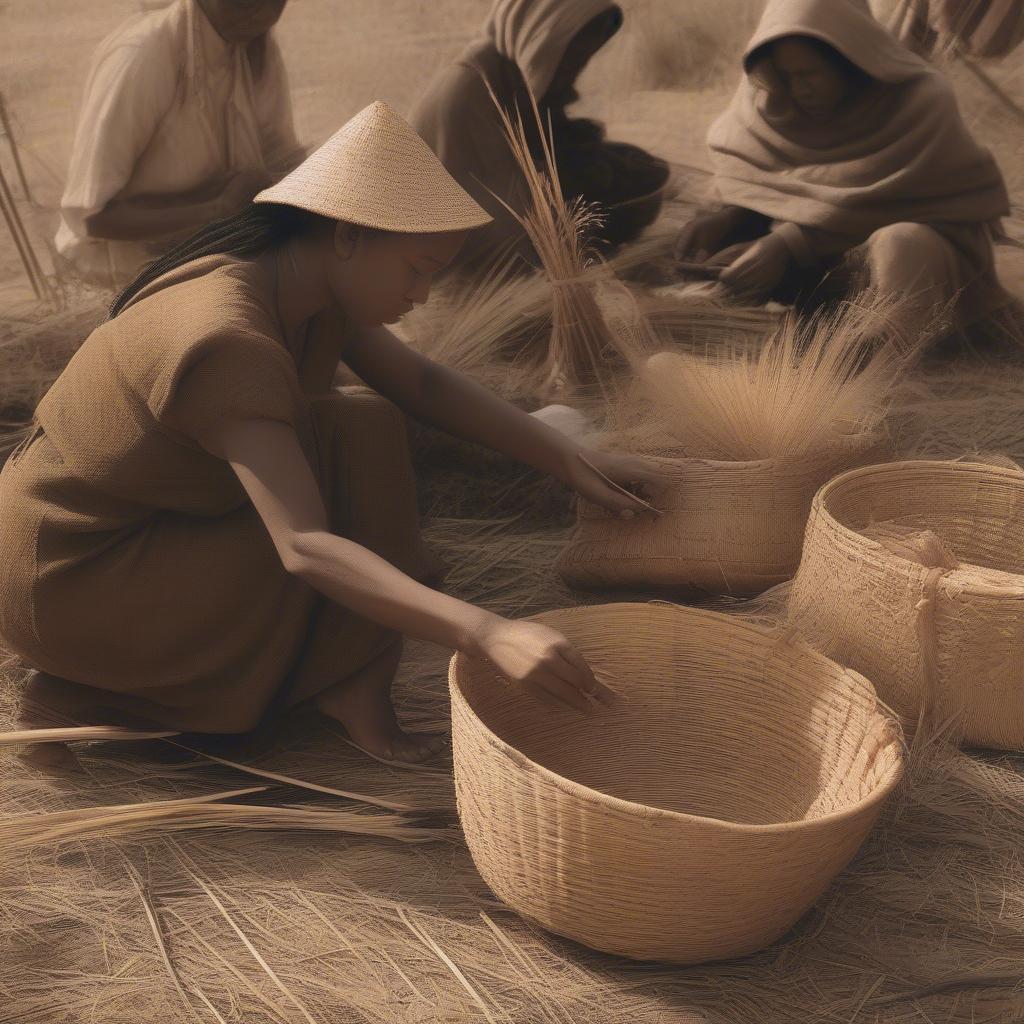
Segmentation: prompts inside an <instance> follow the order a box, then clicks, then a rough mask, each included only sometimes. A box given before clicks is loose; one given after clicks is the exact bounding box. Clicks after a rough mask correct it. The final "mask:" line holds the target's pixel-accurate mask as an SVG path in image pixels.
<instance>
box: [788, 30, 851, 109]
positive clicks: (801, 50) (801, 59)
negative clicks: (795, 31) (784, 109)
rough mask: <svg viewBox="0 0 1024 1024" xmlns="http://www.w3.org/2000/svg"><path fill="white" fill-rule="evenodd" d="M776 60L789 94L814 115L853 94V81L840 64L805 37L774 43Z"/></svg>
mask: <svg viewBox="0 0 1024 1024" xmlns="http://www.w3.org/2000/svg"><path fill="white" fill-rule="evenodd" d="M772 63H773V64H774V65H775V71H776V73H777V74H778V76H779V78H780V79H781V80H782V85H783V87H784V88H785V90H786V93H787V95H788V96H789V98H790V99H791V100H792V101H793V103H795V104H796V106H797V107H799V108H800V110H802V111H803V112H804V113H805V114H808V115H810V116H811V117H827V116H828V115H829V114H831V113H833V112H834V111H835V110H836V109H837V108H838V107H839V105H840V104H841V103H842V102H843V100H845V99H846V98H847V96H848V95H849V94H850V83H849V81H848V80H847V78H846V75H845V74H844V73H843V69H842V68H841V67H840V66H839V64H838V63H835V62H833V61H830V60H829V59H828V56H827V55H826V54H825V53H823V52H822V51H821V50H820V49H819V48H818V47H816V46H814V45H813V44H812V43H807V42H805V41H803V40H802V39H780V40H778V42H775V43H773V44H772Z"/></svg>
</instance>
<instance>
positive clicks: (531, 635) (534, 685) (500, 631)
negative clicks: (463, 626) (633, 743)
mask: <svg viewBox="0 0 1024 1024" xmlns="http://www.w3.org/2000/svg"><path fill="white" fill-rule="evenodd" d="M475 639H476V646H477V648H478V649H479V651H480V653H481V654H482V655H483V657H485V658H486V659H487V660H488V661H490V662H491V664H492V665H494V667H495V668H496V669H497V670H498V671H499V672H500V673H501V674H502V675H503V676H505V677H506V678H507V679H509V680H511V681H512V682H513V683H516V684H517V685H519V686H521V687H522V688H523V689H524V690H527V691H528V692H529V693H531V694H533V696H535V697H536V698H537V699H538V700H540V701H543V702H544V703H545V704H549V705H552V706H554V707H561V708H569V709H572V710H576V711H582V712H584V713H590V712H592V711H593V710H594V701H598V702H600V703H601V704H605V705H608V704H611V703H613V702H614V699H615V694H614V692H613V691H612V690H610V689H609V688H608V687H607V686H605V685H604V684H602V683H600V682H598V681H597V678H596V677H595V676H594V673H593V671H592V669H591V668H590V666H589V665H588V664H587V662H586V661H585V659H584V658H583V656H582V655H581V654H579V652H578V651H577V650H576V649H575V648H574V647H573V646H572V644H570V643H569V641H568V640H566V638H565V637H564V636H562V634H561V633H559V632H557V630H554V629H551V628H550V627H548V626H545V625H543V624H541V623H539V622H526V621H522V620H513V619H503V618H500V617H498V616H493V617H491V618H489V619H488V621H487V623H486V625H485V626H484V627H483V628H482V630H481V632H480V634H479V635H478V636H477V637H476V638H475Z"/></svg>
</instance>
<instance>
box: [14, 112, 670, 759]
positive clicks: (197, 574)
mask: <svg viewBox="0 0 1024 1024" xmlns="http://www.w3.org/2000/svg"><path fill="white" fill-rule="evenodd" d="M487 220H488V218H487V215H486V214H485V213H484V212H483V211H482V210H481V209H480V208H479V207H478V206H477V204H476V203H475V202H474V201H473V200H472V199H471V198H470V197H469V196H468V195H467V194H466V193H465V192H463V191H462V189H461V188H459V186H458V185H457V184H456V183H455V182H454V181H453V180H452V179H451V178H450V177H449V175H448V173H447V172H446V171H445V170H444V168H443V167H442V165H441V164H440V163H439V162H438V160H437V158H436V157H435V156H434V155H433V153H431V151H430V149H429V148H428V147H427V146H426V144H425V143H424V142H423V141H422V140H421V139H420V138H418V137H417V136H416V135H415V133H413V132H412V130H411V129H410V128H409V127H408V126H407V125H406V124H405V123H404V122H403V121H402V120H401V119H400V118H399V117H398V116H397V115H396V114H394V113H393V112H392V111H391V110H390V109H389V108H388V107H386V106H385V105H384V104H380V103H378V104H374V105H372V106H371V107H368V108H367V109H366V110H365V111H363V112H362V113H361V114H360V115H358V116H357V117H356V118H354V119H353V120H352V121H351V122H349V123H348V124H347V125H346V126H345V127H344V128H342V129H341V131H340V132H338V133H337V134H336V135H335V136H334V137H333V138H332V139H330V140H329V141H328V142H327V143H326V144H325V145H324V146H323V147H322V148H321V149H320V150H318V151H317V152H316V153H314V154H313V155H312V156H311V157H309V158H308V159H307V160H306V161H305V162H304V163H303V164H302V165H300V166H299V168H297V169H296V170H295V171H293V172H292V174H290V175H289V176H288V177H287V178H285V179H284V180H283V181H282V182H280V183H279V184H278V185H276V186H274V187H273V188H271V189H269V190H267V191H266V192H263V193H261V194H260V195H259V196H257V197H256V201H255V202H254V203H253V204H252V205H251V207H250V208H249V209H248V210H247V211H245V212H244V213H243V214H241V215H239V216H238V217H236V218H234V219H231V220H228V221H222V222H219V223H216V224H213V225H211V226H210V227H209V228H207V229H205V230H203V231H202V232H200V233H199V234H198V235H196V236H195V237H194V238H193V239H192V240H191V241H189V242H187V243H186V244H184V245H183V246H181V247H179V248H178V249H176V250H174V251H173V252H171V253H170V254H168V256H166V257H165V258H164V259H162V260H161V261H159V262H158V263H157V264H155V265H154V266H153V267H151V268H150V269H149V270H148V271H147V272H145V273H143V274H142V275H141V276H140V277H139V278H137V279H136V281H135V282H133V283H132V285H130V286H129V287H128V289H127V290H126V291H125V292H124V293H122V295H121V296H120V297H119V298H118V299H117V301H116V302H115V303H114V305H113V307H112V310H111V317H110V319H109V320H108V321H107V322H106V323H104V324H103V325H101V326H100V327H99V328H97V329H96V330H95V331H94V332H93V334H92V335H91V336H90V337H89V338H88V339H87V340H86V342H85V343H84V344H83V346H82V348H81V349H80V350H79V352H78V353H76V355H75V356H74V358H73V359H72V360H71V362H70V364H69V365H68V367H67V368H66V370H65V371H64V373H63V374H62V375H61V377H60V378H59V379H58V380H57V382H56V383H55V384H54V386H53V387H52V388H51V390H50V391H49V392H48V394H47V395H46V396H45V397H44V399H43V400H42V402H41V403H40V405H39V408H38V411H37V414H36V424H35V429H34V433H33V434H32V435H31V437H30V438H29V439H28V440H27V441H26V442H25V443H24V444H23V445H22V446H21V447H20V448H19V449H18V450H17V451H16V452H15V453H14V454H13V455H12V457H11V458H10V460H9V461H8V463H7V464H6V466H5V467H4V469H3V472H2V474H0V547H2V550H3V551H4V559H3V560H2V563H0V637H2V638H3V640H4V642H5V643H6V645H7V646H8V648H9V649H10V650H12V651H13V652H15V653H16V654H18V655H20V656H21V657H22V658H23V659H24V660H25V661H26V662H27V663H29V664H30V665H31V666H32V667H33V668H35V669H36V670H38V671H39V673H40V674H39V675H38V676H37V677H36V686H37V687H40V688H41V689H42V691H44V692H45V691H46V690H47V688H49V689H50V690H58V691H62V692H64V691H69V692H72V693H74V694H77V696H78V697H79V698H81V699H84V700H86V701H92V702H93V703H94V704H96V705H101V706H103V707H105V708H112V709H115V710H116V711H118V712H121V713H127V714H129V715H130V716H131V717H132V718H133V719H136V720H137V719H142V720H145V721H146V722H147V723H153V724H159V725H160V726H163V727H168V728H171V729H176V730H183V731H189V732H216V733H235V732H244V731H248V730H251V729H253V728H254V727H255V726H256V725H257V724H259V723H260V722H261V721H264V720H266V719H267V717H268V715H273V714H274V713H275V712H276V711H277V710H279V709H281V708H285V707H290V706H294V705H296V704H299V703H300V702H305V701H312V702H314V703H315V705H316V707H318V708H319V709H320V710H321V711H322V712H324V713H326V714H327V715H330V716H332V717H334V718H335V719H337V720H339V721H340V722H341V723H342V724H343V725H344V726H345V728H346V729H347V731H348V733H349V736H350V737H351V739H352V741H353V743H355V744H356V745H357V746H360V747H362V748H364V749H365V750H367V751H369V752H371V753H373V754H375V755H378V756H382V757H389V758H395V759H399V760H417V759H421V758H424V757H427V756H429V755H430V754H431V753H432V752H434V751H436V750H437V749H438V746H439V742H440V741H439V739H438V738H437V737H426V736H421V737H418V738H417V737H414V736H411V735H409V734H406V733H404V732H403V731H402V730H401V729H400V728H399V726H398V724H397V721H396V718H395V715H394V711H393V709H392V706H391V701H390V686H391V681H392V678H393V676H394V673H395V669H396V667H397V664H398V660H399V653H400V635H401V634H408V635H410V636H413V637H418V638H421V639H425V640H428V641H433V642H436V643H438V644H441V645H444V646H446V647H449V648H454V649H458V650H461V651H466V652H471V653H472V654H474V655H477V656H481V657H485V658H488V659H490V661H491V662H493V664H494V665H495V666H496V667H497V668H498V670H499V671H500V672H502V673H503V674H504V675H505V676H506V677H508V678H509V679H511V680H513V681H515V682H517V683H519V684H521V685H523V686H524V687H525V688H526V689H527V690H530V691H533V692H534V693H535V694H537V695H538V696H540V697H544V698H550V699H554V700H555V701H557V702H561V703H562V704H565V705H570V706H573V707H576V708H579V709H586V708H588V707H590V706H591V705H590V703H589V702H588V700H587V696H588V695H589V696H597V697H599V698H601V699H608V691H607V690H606V689H605V688H604V687H602V686H601V685H600V684H598V682H597V681H596V679H595V678H594V676H593V674H592V673H591V671H590V669H589V668H588V666H587V664H586V663H585V661H583V659H582V658H581V657H580V656H579V655H578V654H577V653H576V652H575V651H574V649H573V648H572V647H571V646H570V645H569V644H568V643H567V641H566V640H565V639H564V638H563V637H562V636H560V635H559V634H557V633H555V632H553V631H552V630H550V629H548V628H546V627H544V626H541V625H538V624H532V623H526V622H513V621H509V620H505V619H503V618H500V617H499V616H497V615H494V614H491V613H488V612H486V611H483V610H481V609H478V608H475V607H472V606H470V605H467V604H464V603H462V602H460V601H457V600H455V599H453V598H450V597H446V596H443V595H441V594H439V593H438V592H436V591H434V590H432V589H429V588H428V587H427V586H424V585H422V584H421V583H420V582H417V581H418V580H423V579H427V578H429V573H430V563H429V559H428V558H427V556H426V554H425V551H424V548H423V546H422V544H421V540H420V536H419V531H418V523H417V518H416V504H415V494H414V482H413V477H412V471H411V467H410V464H409V460H408V451H407V447H406V440H405V421H404V418H403V416H402V414H401V412H400V411H399V410H403V411H404V412H407V413H409V414H411V415H412V416H415V417H417V418H419V419H421V420H423V421H425V422H427V423H431V424H434V425H436V426H438V427H440V428H442V429H445V430H447V431H449V432H451V433H453V434H456V435H458V436H460V437H463V438H467V439H470V440H473V441H478V442H480V443H481V444H484V445H488V446H490V447H492V448H494V449H496V450H498V451H501V452H504V453H506V454H508V455H510V456H512V457H514V458H517V459H520V460H522V461H523V462H525V463H528V464H530V465H532V466H534V467H536V468H538V469H540V470H544V471H547V472H549V473H552V474H555V475H556V476H558V477H560V478H561V479H562V480H564V481H566V482H567V483H568V484H569V485H570V486H573V487H575V488H576V489H577V490H579V491H580V492H581V493H583V494H585V495H587V496H588V497H589V498H591V499H592V500H595V501H597V502H599V503H602V504H603V505H605V506H606V507H608V508H612V509H617V510H625V509H626V508H627V506H629V505H630V504H631V503H630V502H629V500H628V498H624V497H623V496H622V495H620V494H619V493H617V492H616V491H615V490H614V489H613V488H612V487H610V486H609V485H607V484H606V483H605V482H604V481H603V480H602V479H601V478H600V476H599V475H598V474H595V473H591V472H590V471H589V470H588V469H587V467H586V465H585V464H584V462H583V460H582V459H580V458H579V454H580V449H579V447H578V446H577V445H575V444H574V443H573V442H570V441H569V440H568V439H567V438H565V437H564V436H563V435H561V434H559V433H557V432H555V431H553V430H552V429H550V428H548V427H546V426H545V425H543V424H541V423H539V422H538V421H537V420H535V419H533V418H532V417H530V416H528V415H526V414H525V413H522V412H520V411H519V410H517V409H515V408H514V407H512V406H510V405H508V404H506V403H504V402H502V401H500V400H498V399H497V398H495V397H494V396H492V395H491V394H490V393H488V392H486V391H484V390H483V389H481V388H479V387H477V386H475V385H474V384H472V383H471V382H469V381H468V380H466V379H465V378H463V377H461V376H459V375H457V374H455V373H453V372H451V371H449V370H447V369H445V368H443V367H441V366H438V365H435V364H433V363H431V362H429V361H428V360H426V359H424V358H423V357H421V356H419V355H417V354H416V353H415V352H414V351H412V350H411V349H409V348H408V347H407V346H405V345H404V344H402V343H401V342H400V341H398V340H397V339H396V338H395V337H394V335H392V334H391V333H390V332H389V331H388V330H386V329H385V328H384V327H383V326H381V325H382V324H385V323H392V322H394V321H396V320H397V319H399V317H401V316H402V315H403V314H404V313H406V312H407V311H408V310H409V309H411V308H412V306H413V304H414V303H418V302H423V301H424V300H425V299H426V297H427V294H428V292H429V289H430V284H431V278H432V276H433V275H434V274H435V273H436V272H437V271H439V270H440V269H442V268H443V267H444V266H445V265H446V264H447V263H448V262H449V261H450V260H451V259H452V258H453V257H454V256H455V254H456V253H457V251H458V249H459V246H460V245H461V243H462V241H463V239H464V237H465V234H466V231H467V230H468V229H470V228H472V227H475V226H477V225H480V224H483V223H485V222H486V221H487ZM339 360H344V361H345V362H346V363H347V364H348V366H350V367H351V369H352V370H353V371H354V372H355V373H356V374H357V375H358V376H359V377H360V378H361V379H362V380H363V381H365V382H366V383H367V384H368V385H369V386H370V388H372V389H374V390H375V391H376V392H379V395H375V394H373V393H372V392H358V393H338V392H335V391H332V390H331V383H332V380H333V377H334V373H335V371H336V369H337V365H338V362H339ZM380 396H383V397H380ZM385 399H389V400H390V401H391V402H393V403H394V404H393V405H392V404H390V403H389V402H387V401H385ZM587 457H588V459H589V461H591V462H593V463H594V464H595V465H596V466H598V467H599V468H600V469H601V470H602V471H603V472H604V473H605V474H607V476H608V477H609V478H611V479H612V480H614V481H616V482H618V483H620V484H628V483H630V482H640V481H642V480H643V479H644V478H650V473H649V469H648V466H647V464H646V463H644V462H642V461H641V460H636V459H630V458H626V457H621V456H613V455H609V454H603V453H597V452H588V453H587ZM75 684H78V685H77V686H76V685H75ZM100 691H102V692H100ZM57 753H59V752H57Z"/></svg>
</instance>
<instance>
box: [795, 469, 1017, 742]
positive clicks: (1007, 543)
mask: <svg viewBox="0 0 1024 1024" xmlns="http://www.w3.org/2000/svg"><path fill="white" fill-rule="evenodd" d="M881 525H887V526H888V527H889V529H890V532H891V530H892V528H893V527H896V528H899V529H900V530H902V531H904V540H903V549H902V553H899V551H900V549H899V548H898V547H897V546H896V545H893V544H891V543H890V544H888V545H887V544H886V543H884V542H883V541H880V540H879V539H873V538H872V537H871V533H872V532H876V533H877V532H878V531H879V527H880V526H881ZM906 531H910V532H909V533H907V532H906ZM914 531H918V532H917V534H916V537H917V538H918V539H920V538H925V539H930V540H931V547H932V549H935V548H936V546H939V547H940V548H941V550H942V552H944V555H943V557H935V555H934V551H933V554H932V556H931V557H929V551H928V546H927V545H924V546H921V545H920V544H919V545H918V550H917V551H915V550H914V549H913V545H912V544H911V542H912V541H913V540H914V538H915V533H914ZM923 531H929V532H928V533H924V532H923ZM865 534H867V535H865ZM894 548H896V550H894ZM950 555H951V556H952V558H950V557H949V556H950ZM790 614H791V616H792V619H793V622H794V624H795V625H796V626H797V628H798V629H799V630H800V631H801V632H802V633H803V634H804V635H805V637H806V638H807V639H808V640H809V641H810V642H811V643H812V644H813V645H814V646H816V647H818V648H819V649H820V650H822V651H824V652H825V653H826V654H828V655H829V656H830V657H833V658H835V659H836V660H837V661H841V662H842V663H843V664H844V665H850V666H852V667H853V668H855V669H856V670H857V671H859V672H863V673H864V674H865V675H866V676H868V678H870V679H871V681H872V682H873V683H874V684H875V686H876V687H877V689H878V693H879V696H880V697H881V698H882V699H883V700H884V701H885V702H886V703H888V704H889V705H890V706H891V707H892V708H893V709H894V710H896V711H897V712H898V713H899V714H900V715H901V716H903V717H904V718H905V719H906V720H907V721H908V722H910V723H915V722H916V721H917V720H918V718H919V716H920V715H921V714H922V711H923V712H924V714H926V715H930V716H931V717H932V719H933V721H934V723H935V724H936V725H937V726H942V725H944V724H948V723H950V722H952V724H953V728H954V730H955V731H956V733H957V735H958V738H959V739H960V740H962V741H964V742H967V743H971V744H978V745H981V746H988V747H994V748H999V749H1006V750H1024V473H1021V472H1020V471H1019V470H1016V469H1010V468H1003V467H1000V466H994V465H986V464H982V463H974V462H923V461H918V462H898V463H891V464H889V465H885V466H869V467H864V468H861V469H856V470H851V471H850V472H847V473H843V474H842V475H840V476H838V477H836V479H834V480H832V481H830V482H829V483H828V484H826V485H825V486H824V487H823V488H822V489H821V491H820V492H819V493H818V494H817V496H816V497H815V499H814V506H813V510H812V513H811V517H810V520H809V522H808V525H807V538H806V542H805V545H804V554H803V559H802V561H801V564H800V569H799V572H798V573H797V576H796V579H795V581H794V584H793V592H792V595H791V598H790Z"/></svg>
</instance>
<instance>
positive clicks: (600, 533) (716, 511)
mask: <svg viewBox="0 0 1024 1024" xmlns="http://www.w3.org/2000/svg"><path fill="white" fill-rule="evenodd" d="M883 451H884V449H883V447H882V441H881V440H880V438H879V436H878V435H877V434H873V433H864V434H855V435H850V437H849V440H848V441H846V442H844V443H843V444H842V445H837V446H836V448H835V449H833V451H832V452H831V453H829V454H827V455H826V454H822V455H820V456H819V457H817V458H813V459H804V458H801V459H782V458H776V459H761V460H757V461H747V462H723V461H715V460H711V459H692V458H690V459H679V458H652V461H654V462H655V463H657V464H658V465H659V467H660V468H661V470H662V471H663V472H664V473H665V474H666V476H667V477H668V478H669V479H670V480H671V483H670V484H669V486H668V487H666V488H665V489H664V490H663V491H662V492H661V493H659V494H657V495H656V496H655V499H654V503H655V505H656V506H657V507H658V508H659V509H660V510H661V511H663V512H664V515H661V516H659V517H658V518H656V519H653V518H650V517H647V516H638V517H636V518H634V519H631V520H621V519H618V518H616V517H615V516H614V515H612V514H611V513H609V512H606V511H605V510H604V509H602V508H600V507H598V506H596V505H593V504H590V503H588V502H585V501H582V500H581V501H580V502H579V505H578V509H579V512H578V521H577V525H576V529H575V530H574V532H573V534H572V536H571V537H570V539H569V542H568V544H567V545H566V547H565V549H564V550H563V551H562V553H561V555H560V556H559V558H558V562H557V563H556V568H557V570H558V572H559V573H560V574H561V575H562V577H563V578H564V579H565V581H566V582H567V583H569V584H570V585H571V586H578V587H646V586H652V585H656V586H673V587H692V588H696V589H699V590H705V591H708V592H709V593H712V594H733V595H737V596H747V595H752V594H758V593H760V592H761V591H763V590H767V589H768V587H771V586H774V585H775V584H777V583H782V582H783V581H784V580H788V579H792V577H793V573H794V572H795V571H796V568H797V566H798V565H799V563H800V552H801V549H802V545H803V538H804V527H805V525H806V523H807V516H808V514H809V512H810V509H811V501H812V500H813V498H814V494H815V492H816V491H817V489H818V488H819V487H820V486H821V485H822V484H823V483H824V482H825V481H826V480H828V479H829V478H830V477H831V476H833V475H834V474H835V473H837V472H839V471H841V470H843V469H847V468H849V467H850V466H853V465H857V464H859V463H862V462H865V461H873V460H875V459H877V458H878V457H879V455H880V454H882V453H883Z"/></svg>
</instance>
